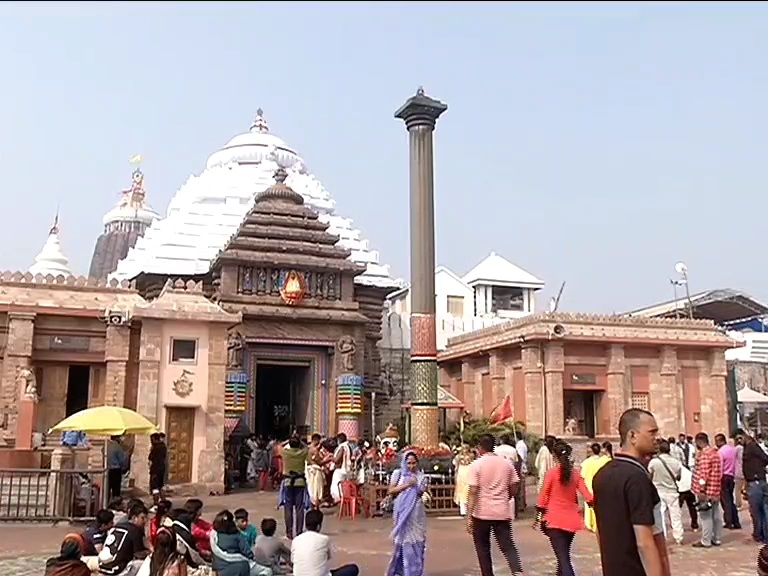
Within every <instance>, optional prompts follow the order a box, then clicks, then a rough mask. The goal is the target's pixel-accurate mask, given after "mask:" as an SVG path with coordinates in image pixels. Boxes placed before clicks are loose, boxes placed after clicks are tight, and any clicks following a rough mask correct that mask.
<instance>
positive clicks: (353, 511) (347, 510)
mask: <svg viewBox="0 0 768 576" xmlns="http://www.w3.org/2000/svg"><path fill="white" fill-rule="evenodd" d="M358 506H359V507H360V508H361V509H362V508H363V501H362V499H361V498H360V497H359V496H358V494H357V485H356V484H355V483H354V482H352V481H350V480H343V481H342V482H341V502H339V518H344V517H350V518H352V520H354V519H355V517H356V516H357V509H358Z"/></svg>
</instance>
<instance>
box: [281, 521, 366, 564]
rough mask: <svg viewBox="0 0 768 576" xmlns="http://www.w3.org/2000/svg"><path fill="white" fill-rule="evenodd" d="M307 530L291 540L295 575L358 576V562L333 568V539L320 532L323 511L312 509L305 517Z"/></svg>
mask: <svg viewBox="0 0 768 576" xmlns="http://www.w3.org/2000/svg"><path fill="white" fill-rule="evenodd" d="M304 522H305V526H306V528H307V529H306V531H305V532H302V533H301V534H299V535H298V536H296V538H294V539H293V541H292V542H291V563H292V564H293V576H358V574H360V569H359V568H358V567H357V564H347V565H345V566H342V567H340V568H336V569H335V570H331V569H330V567H329V562H330V560H331V539H330V538H329V537H328V536H326V535H325V534H321V533H320V529H321V528H322V527H323V513H322V512H320V510H310V511H309V512H307V515H306V517H305V519H304Z"/></svg>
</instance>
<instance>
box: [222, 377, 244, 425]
mask: <svg viewBox="0 0 768 576" xmlns="http://www.w3.org/2000/svg"><path fill="white" fill-rule="evenodd" d="M247 398H248V373H247V372H245V371H243V370H228V371H227V377H226V383H225V385H224V430H225V432H226V435H227V436H229V434H231V433H232V431H233V430H234V429H235V428H236V427H237V424H238V422H240V419H241V418H242V417H243V414H245V411H246V409H247V407H248V402H247Z"/></svg>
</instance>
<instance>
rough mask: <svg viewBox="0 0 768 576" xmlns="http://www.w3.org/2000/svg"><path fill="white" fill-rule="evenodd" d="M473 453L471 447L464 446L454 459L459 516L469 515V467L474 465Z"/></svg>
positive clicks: (454, 491)
mask: <svg viewBox="0 0 768 576" xmlns="http://www.w3.org/2000/svg"><path fill="white" fill-rule="evenodd" d="M472 460H474V458H473V457H472V451H471V450H470V449H469V446H468V445H466V444H462V446H461V448H459V453H458V454H457V455H456V458H454V459H453V467H454V470H455V473H456V482H455V484H456V486H455V488H454V490H453V501H454V502H455V503H456V504H458V506H459V514H461V515H462V516H466V515H467V501H468V500H469V465H470V464H472Z"/></svg>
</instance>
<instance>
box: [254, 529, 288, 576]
mask: <svg viewBox="0 0 768 576" xmlns="http://www.w3.org/2000/svg"><path fill="white" fill-rule="evenodd" d="M275 532H277V521H276V520H275V519H274V518H264V519H263V520H262V521H261V535H260V536H259V537H258V538H256V546H255V548H254V549H253V555H254V558H255V559H256V562H258V563H259V564H261V565H263V566H269V567H271V568H272V570H273V573H274V574H288V573H290V564H291V549H290V548H289V547H288V546H287V545H286V544H285V542H283V540H282V539H281V538H279V537H277V536H275Z"/></svg>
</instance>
